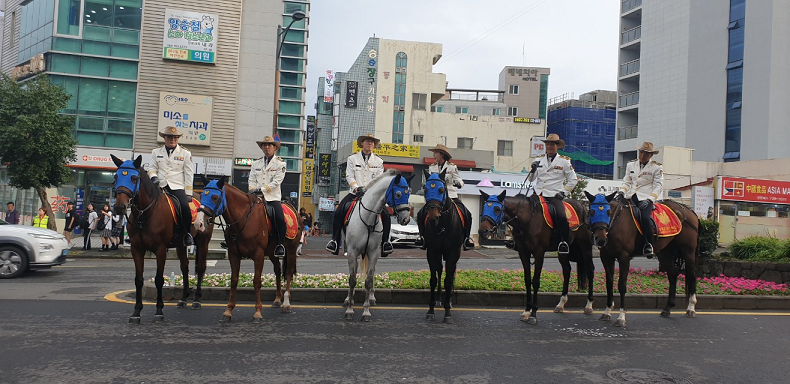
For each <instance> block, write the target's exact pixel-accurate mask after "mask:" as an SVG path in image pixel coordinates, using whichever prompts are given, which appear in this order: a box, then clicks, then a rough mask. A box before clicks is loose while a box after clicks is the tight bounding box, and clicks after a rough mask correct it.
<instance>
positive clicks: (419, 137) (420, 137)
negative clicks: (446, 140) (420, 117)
mask: <svg viewBox="0 0 790 384" xmlns="http://www.w3.org/2000/svg"><path fill="white" fill-rule="evenodd" d="M423 139H424V136H423V135H414V136H412V140H411V141H413V142H415V143H422V141H423Z"/></svg>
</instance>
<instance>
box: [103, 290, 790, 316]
mask: <svg viewBox="0 0 790 384" xmlns="http://www.w3.org/2000/svg"><path fill="white" fill-rule="evenodd" d="M132 292H134V289H128V290H125V291H117V292H112V293H108V294H106V295H105V296H104V299H105V300H107V301H111V302H113V303H122V304H135V302H134V301H132V300H126V299H122V298H120V297H118V296H120V295H124V294H127V293H132ZM200 304H201V306H203V307H227V306H228V305H227V304H220V303H200ZM143 305H156V303H155V302H153V301H145V300H144V301H143ZM165 306H172V307H174V306H176V303H174V302H165ZM239 307H241V308H255V304H240V303H236V308H239ZM334 307H338V308H342V304H341V303H339V302H338V303H332V304H328V305H321V304H312V305H303V304H302V305H299V304H297V305H293V304H292V305H291V308H302V309H326V308H334ZM354 308H355V309H361V308H362V304H361V303H360V304H358V305H355V306H354ZM373 308H374V309H376V310H380V309H383V310H412V311H424V310H425V309H426V308H425V307H401V306H379V305H377V306H375V307H373ZM437 309H442V308H439V307H437ZM453 311H461V312H502V313H506V312H512V313H521V312H524V310H522V309H508V308H453ZM538 313H554V309H553V308H551V309H544V310H538ZM565 313H566V314H567V313H572V314H583V313H584V311H582V310H579V311H574V310H567V309H566V310H565ZM657 313H659V310H658V309H654V310H629V311H628V314H629V315H632V314H635V315H655V314H657ZM678 313H679V314H680V312H678ZM595 314H603V310H601V311H595ZM697 315H708V316H710V315H731V316H790V311H788V312H754V311H743V312H733V311H720V312H719V311H716V312H709V311H697Z"/></svg>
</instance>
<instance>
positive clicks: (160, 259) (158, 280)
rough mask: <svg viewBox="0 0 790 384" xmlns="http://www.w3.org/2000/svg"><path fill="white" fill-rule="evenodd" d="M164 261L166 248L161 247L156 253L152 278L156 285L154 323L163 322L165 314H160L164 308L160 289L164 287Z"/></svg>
mask: <svg viewBox="0 0 790 384" xmlns="http://www.w3.org/2000/svg"><path fill="white" fill-rule="evenodd" d="M166 260H167V248H166V247H164V246H161V247H160V248H159V249H158V250H157V251H156V277H154V283H155V284H156V313H154V322H159V321H164V320H165V314H164V313H163V312H162V309H163V308H164V307H165V302H164V300H162V287H163V286H164V285H165V277H164V274H165V261H166Z"/></svg>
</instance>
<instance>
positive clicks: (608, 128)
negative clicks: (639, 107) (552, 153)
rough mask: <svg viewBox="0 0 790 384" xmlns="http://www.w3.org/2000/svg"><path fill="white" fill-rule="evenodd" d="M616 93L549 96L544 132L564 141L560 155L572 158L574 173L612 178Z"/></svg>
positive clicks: (595, 92) (600, 91) (599, 92)
mask: <svg viewBox="0 0 790 384" xmlns="http://www.w3.org/2000/svg"><path fill="white" fill-rule="evenodd" d="M616 105H617V92H615V91H602V90H597V91H592V92H587V93H584V94H582V95H580V96H579V98H578V99H573V98H568V97H567V95H563V96H559V97H556V98H552V99H551V100H550V105H549V114H548V115H549V118H548V126H547V129H546V131H547V133H556V134H558V135H560V137H561V138H562V139H563V140H565V149H564V150H562V152H563V154H565V155H567V156H570V157H571V159H572V160H571V163H572V164H573V168H574V169H575V170H576V173H578V174H581V175H584V176H587V177H591V178H594V179H611V178H612V175H613V165H612V164H613V163H614V135H615V118H616V112H615V108H616Z"/></svg>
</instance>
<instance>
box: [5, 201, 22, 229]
mask: <svg viewBox="0 0 790 384" xmlns="http://www.w3.org/2000/svg"><path fill="white" fill-rule="evenodd" d="M7 206H8V212H6V214H5V222H6V223H8V224H19V211H17V210H16V206H15V205H14V202H13V201H9V202H8V204H7Z"/></svg>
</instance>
